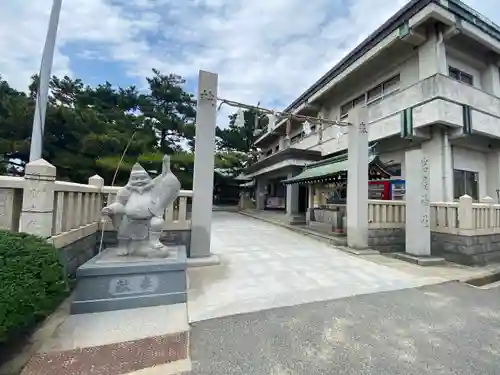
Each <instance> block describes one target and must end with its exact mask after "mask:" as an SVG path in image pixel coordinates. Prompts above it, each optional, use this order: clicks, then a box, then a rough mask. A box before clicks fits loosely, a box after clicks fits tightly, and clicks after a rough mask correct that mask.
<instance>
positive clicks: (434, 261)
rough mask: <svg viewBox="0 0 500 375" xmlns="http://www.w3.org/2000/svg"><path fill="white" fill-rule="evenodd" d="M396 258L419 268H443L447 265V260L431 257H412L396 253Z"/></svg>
mask: <svg viewBox="0 0 500 375" xmlns="http://www.w3.org/2000/svg"><path fill="white" fill-rule="evenodd" d="M394 257H395V258H396V259H399V260H404V261H405V262H409V263H413V264H417V265H419V266H423V267H425V266H441V265H444V264H446V260H445V259H444V258H441V257H434V256H430V255H411V254H407V253H395V254H394Z"/></svg>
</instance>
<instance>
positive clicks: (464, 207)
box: [458, 194, 474, 230]
mask: <svg viewBox="0 0 500 375" xmlns="http://www.w3.org/2000/svg"><path fill="white" fill-rule="evenodd" d="M458 228H459V229H460V230H473V229H474V214H473V212H472V198H471V197H469V196H468V195H467V194H465V195H462V196H461V197H460V199H459V200H458Z"/></svg>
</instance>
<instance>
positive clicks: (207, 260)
mask: <svg viewBox="0 0 500 375" xmlns="http://www.w3.org/2000/svg"><path fill="white" fill-rule="evenodd" d="M219 264H220V259H219V257H218V256H217V255H215V254H210V256H208V257H199V258H187V261H186V265H187V268H195V267H205V266H217V265H219Z"/></svg>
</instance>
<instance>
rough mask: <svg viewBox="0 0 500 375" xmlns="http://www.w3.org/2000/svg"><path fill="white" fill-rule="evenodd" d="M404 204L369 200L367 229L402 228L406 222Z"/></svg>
mask: <svg viewBox="0 0 500 375" xmlns="http://www.w3.org/2000/svg"><path fill="white" fill-rule="evenodd" d="M405 208H406V207H405V202H403V201H381V200H375V199H370V200H369V201H368V228H370V229H383V228H404V226H405V221H406V209H405Z"/></svg>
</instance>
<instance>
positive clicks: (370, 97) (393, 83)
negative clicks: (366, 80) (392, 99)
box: [340, 74, 401, 119]
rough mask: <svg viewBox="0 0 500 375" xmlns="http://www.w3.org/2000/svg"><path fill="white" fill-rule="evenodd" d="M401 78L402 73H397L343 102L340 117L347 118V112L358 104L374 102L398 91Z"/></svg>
mask: <svg viewBox="0 0 500 375" xmlns="http://www.w3.org/2000/svg"><path fill="white" fill-rule="evenodd" d="M400 79H401V78H400V75H399V74H397V75H395V76H393V77H391V78H389V79H388V80H387V81H384V82H382V83H381V84H379V85H377V86H375V87H373V88H371V89H370V90H368V91H367V92H365V93H363V94H361V95H360V96H358V97H357V98H355V99H353V100H349V101H348V102H347V103H345V104H343V105H342V106H341V107H340V118H341V119H343V118H345V117H346V116H347V113H348V112H349V111H350V110H351V109H352V108H354V107H356V106H358V105H365V104H368V103H372V102H374V101H376V100H378V99H381V98H383V97H384V96H386V95H389V94H390V93H392V92H394V91H396V90H397V89H398V88H399V82H400Z"/></svg>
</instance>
